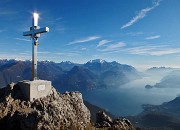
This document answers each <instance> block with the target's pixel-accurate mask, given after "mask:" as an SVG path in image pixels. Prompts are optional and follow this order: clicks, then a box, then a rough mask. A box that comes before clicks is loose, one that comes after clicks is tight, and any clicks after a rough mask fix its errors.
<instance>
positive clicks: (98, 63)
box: [0, 59, 140, 91]
mask: <svg viewBox="0 0 180 130" xmlns="http://www.w3.org/2000/svg"><path fill="white" fill-rule="evenodd" d="M38 78H39V79H44V80H50V81H52V84H53V86H55V87H56V88H57V89H58V90H60V91H66V90H78V91H88V90H92V89H102V88H107V87H117V86H118V87H119V86H121V85H122V84H125V83H128V82H129V81H132V80H135V79H138V78H140V75H139V72H138V71H137V70H136V69H135V68H134V67H132V66H130V65H125V64H120V63H118V62H116V61H113V62H107V61H104V60H101V59H96V60H91V61H88V62H87V63H85V64H76V63H72V62H70V61H68V62H61V63H55V62H51V61H39V62H38ZM30 79H31V61H29V60H26V61H20V60H14V59H12V60H7V59H5V60H0V81H1V82H0V87H3V86H6V85H7V84H9V83H11V82H15V83H16V82H18V81H20V80H30ZM58 86H60V87H58Z"/></svg>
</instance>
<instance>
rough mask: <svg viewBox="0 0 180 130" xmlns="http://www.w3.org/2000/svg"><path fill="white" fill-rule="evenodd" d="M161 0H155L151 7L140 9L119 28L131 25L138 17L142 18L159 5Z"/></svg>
mask: <svg viewBox="0 0 180 130" xmlns="http://www.w3.org/2000/svg"><path fill="white" fill-rule="evenodd" d="M160 1H161V0H157V1H155V2H154V3H153V6H152V7H147V8H145V9H142V10H141V11H140V12H139V13H138V14H137V15H136V16H135V17H133V18H132V19H131V20H130V21H129V22H128V23H126V24H124V25H123V26H122V27H121V29H124V28H127V27H129V26H131V25H133V24H134V23H135V22H137V21H138V20H140V19H143V18H144V17H145V16H146V14H147V13H148V12H150V11H151V10H153V9H154V8H156V7H157V6H159V4H160Z"/></svg>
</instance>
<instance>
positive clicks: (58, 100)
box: [0, 83, 134, 130]
mask: <svg viewBox="0 0 180 130" xmlns="http://www.w3.org/2000/svg"><path fill="white" fill-rule="evenodd" d="M96 118H97V119H96V124H95V125H94V126H93V124H92V123H91V114H90V111H89V110H88V108H87V107H86V106H85V105H84V102H83V99H82V94H81V93H79V92H65V93H64V94H60V93H58V92H57V91H56V90H55V88H53V87H52V90H51V93H50V94H49V95H47V96H46V97H42V98H39V99H36V100H33V101H31V102H30V101H26V100H25V98H24V97H23V96H22V93H21V89H20V87H19V86H18V84H14V83H11V84H9V85H8V86H7V87H5V88H1V89H0V128H1V129H3V130H14V129H18V130H95V129H97V130H102V129H103V130H104V129H108V130H111V129H113V130H114V129H116V130H134V127H133V126H132V124H131V123H130V121H129V120H127V119H115V120H112V119H111V118H110V117H109V116H107V115H106V114H105V113H104V112H99V113H97V116H96Z"/></svg>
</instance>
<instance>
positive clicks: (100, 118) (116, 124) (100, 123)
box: [95, 111, 135, 130]
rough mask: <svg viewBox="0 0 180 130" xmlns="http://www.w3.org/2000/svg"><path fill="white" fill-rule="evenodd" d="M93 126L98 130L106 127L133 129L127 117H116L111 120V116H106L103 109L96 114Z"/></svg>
mask: <svg viewBox="0 0 180 130" xmlns="http://www.w3.org/2000/svg"><path fill="white" fill-rule="evenodd" d="M95 127H96V128H97V129H98V130H101V129H102V128H107V130H135V128H134V127H133V125H132V124H131V122H130V121H129V120H128V119H125V118H122V119H120V118H118V119H114V120H112V119H111V117H109V116H107V115H106V113H104V112H103V111H100V112H98V113H97V114H96V124H95Z"/></svg>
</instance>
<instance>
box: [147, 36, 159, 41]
mask: <svg viewBox="0 0 180 130" xmlns="http://www.w3.org/2000/svg"><path fill="white" fill-rule="evenodd" d="M160 37H161V36H160V35H155V36H150V37H146V40H153V39H158V38H160Z"/></svg>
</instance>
